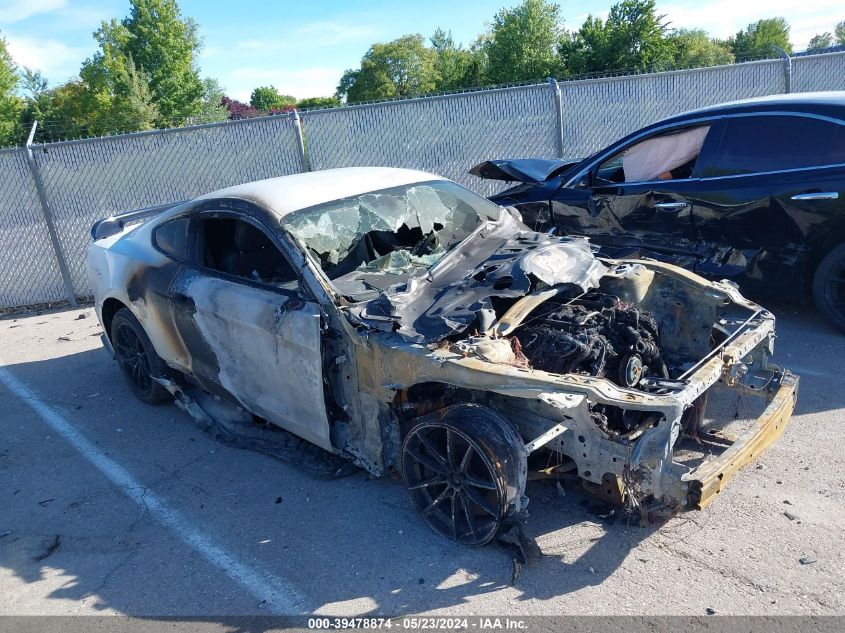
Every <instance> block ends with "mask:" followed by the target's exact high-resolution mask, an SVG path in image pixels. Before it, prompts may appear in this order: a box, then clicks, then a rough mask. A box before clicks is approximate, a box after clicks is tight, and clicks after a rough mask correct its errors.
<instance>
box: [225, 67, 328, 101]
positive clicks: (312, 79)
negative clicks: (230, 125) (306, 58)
mask: <svg viewBox="0 0 845 633" xmlns="http://www.w3.org/2000/svg"><path fill="white" fill-rule="evenodd" d="M342 74H343V69H342V68H326V67H322V66H320V67H314V68H302V69H297V70H293V69H289V68H275V69H274V68H269V69H268V68H255V67H250V68H237V69H235V70H232V71H230V72H228V73H225V74H224V75H223V77H221V83H222V84H223V85H224V86H226V88H227V92H228V94H229V96H231V97H233V98H235V99H238V100H240V101H249V95H250V93H251V92H252V89H253V88H255V87H256V86H268V85H271V86H275V87H276V88H277V89H278V91H279V92H281V93H282V94H289V95H293V96H294V97H296V98H297V99H303V98H305V97H327V96H329V95H333V94H334V91H335V88H336V87H337V82H338V81H339V80H340V76H341V75H342Z"/></svg>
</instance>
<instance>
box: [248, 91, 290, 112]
mask: <svg viewBox="0 0 845 633" xmlns="http://www.w3.org/2000/svg"><path fill="white" fill-rule="evenodd" d="M249 104H250V105H251V106H252V107H253V108H255V109H256V110H261V111H262V112H270V111H271V110H281V109H282V108H284V107H286V106H294V105H296V97H292V96H290V95H283V94H281V93H280V92H279V91H278V90H276V88H275V87H274V86H259V87H258V88H256V89H255V90H253V91H252V95H250V98H249Z"/></svg>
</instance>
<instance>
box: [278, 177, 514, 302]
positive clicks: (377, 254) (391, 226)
mask: <svg viewBox="0 0 845 633" xmlns="http://www.w3.org/2000/svg"><path fill="white" fill-rule="evenodd" d="M499 211H500V209H499V207H498V206H497V205H495V204H494V203H492V202H490V201H489V200H487V199H486V198H483V197H481V196H479V195H477V194H474V193H472V192H471V191H468V190H467V189H464V188H463V187H461V186H460V185H457V184H455V183H453V182H449V181H443V180H436V181H431V182H424V183H414V184H410V185H403V186H400V187H393V188H390V189H384V190H381V191H374V192H369V193H365V194H361V195H358V196H354V197H350V198H345V199H343V200H336V201H334V202H329V203H326V204H322V205H319V206H317V207H311V208H309V209H303V210H301V211H296V212H294V213H292V214H290V215H289V216H287V217H286V218H285V219H284V222H283V226H284V227H285V228H286V229H287V230H288V231H289V232H290V233H291V234H292V235H293V236H294V237H295V238H296V239H297V240H299V242H300V243H301V244H302V245H303V246H305V248H307V249H308V251H309V252H310V253H311V255H312V256H313V257H314V259H316V260H317V262H319V264H320V266H321V267H322V269H323V272H324V273H325V274H326V276H328V278H329V279H332V280H336V285H340V284H339V283H337V281H338V280H339V281H340V282H343V284H344V285H346V286H350V287H351V286H354V285H356V284H357V285H363V287H364V288H369V289H383V288H382V287H383V286H385V287H386V285H389V284H390V283H396V282H397V281H399V279H398V277H399V276H402V277H407V276H408V274H409V273H412V272H414V271H415V270H417V269H425V268H428V267H429V266H431V265H433V264H434V263H436V262H437V260H439V259H440V258H441V257H442V256H443V255H444V254H445V253H446V252H447V251H448V250H449V249H450V248H452V247H453V246H455V245H457V244H459V243H460V242H461V241H463V240H464V239H465V238H466V237H467V236H468V235H469V234H470V233H472V231H474V230H475V229H476V228H477V227H478V226H479V225H480V224H481V223H483V222H485V221H487V220H494V219H496V218H498V216H499ZM378 277H382V278H384V279H383V280H382V282H381V283H380V282H379V280H378ZM391 277H393V278H392V279H391ZM350 294H354V293H352V292H350Z"/></svg>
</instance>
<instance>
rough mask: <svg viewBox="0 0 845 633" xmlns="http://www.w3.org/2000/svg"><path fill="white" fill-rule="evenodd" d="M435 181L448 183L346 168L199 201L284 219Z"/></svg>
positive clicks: (410, 172)
mask: <svg viewBox="0 0 845 633" xmlns="http://www.w3.org/2000/svg"><path fill="white" fill-rule="evenodd" d="M432 180H446V179H445V178H443V177H441V176H436V175H434V174H429V173H428V172H424V171H417V170H415V169H398V168H394V167H342V168H338V169H324V170H322V171H311V172H305V173H302V174H293V175H290V176H280V177H278V178H267V179H266V180H256V181H255V182H248V183H244V184H242V185H235V186H234V187H227V188H226V189H220V190H218V191H213V192H211V193H208V194H205V195H204V196H200V197H199V198H198V200H207V199H214V198H239V199H242V200H249V201H250V202H254V203H256V204H259V205H261V206H263V207H265V208H266V209H268V210H270V211H271V212H273V213H275V214H276V215H278V216H279V217H280V218H282V217H284V216H286V215H287V214H289V213H292V212H294V211H298V210H300V209H306V208H308V207H313V206H314V205H318V204H323V203H324V202H331V201H333V200H341V199H343V198H348V197H350V196H357V195H360V194H362V193H368V192H370V191H378V190H380V189H388V188H390V187H399V186H401V185H410V184H413V183H417V182H427V181H432Z"/></svg>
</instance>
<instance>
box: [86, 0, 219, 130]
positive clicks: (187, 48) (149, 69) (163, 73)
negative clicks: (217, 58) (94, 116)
mask: <svg viewBox="0 0 845 633" xmlns="http://www.w3.org/2000/svg"><path fill="white" fill-rule="evenodd" d="M130 5H131V8H130V11H129V16H128V17H126V18H124V19H123V20H122V21H120V22H118V21H117V20H110V21H109V22H103V23H101V25H100V28H99V29H98V30H97V32H96V33H94V39H96V40H97V43H98V44H99V46H100V50H99V51H98V52H97V53H96V54H95V55H94V56H93V57H92V58H90V59H88V60H86V61H85V63H84V64H83V68H82V70H81V71H80V76H81V77H82V79H83V81H88V78H93V79H99V80H100V83H99V84H96V83H95V84H92V85H91V89H92V90H93V91H94V92H100V91H102V90H103V89H105V90H109V89H111V88H113V87H115V86H116V85H117V84H123V85H124V89H125V91H126V90H128V92H127V93H126V94H124V97H131V98H130V100H133V101H136V102H138V103H139V104H140V101H143V100H145V99H146V94H147V93H148V94H149V100H150V102H151V105H153V106H155V121H154V124H155V125H156V126H157V127H167V126H174V125H181V124H183V123H185V122H187V121H189V120H192V119H193V118H194V117H196V116H198V115H199V114H200V113H201V111H202V107H203V96H204V94H205V86H204V85H203V82H202V80H201V79H200V77H199V71H198V69H197V63H196V60H197V55H198V54H199V51H200V46H201V43H200V39H199V35H198V32H197V24H196V22H194V21H193V20H192V19H191V18H183V17H182V14H181V12H180V10H179V6H178V5H177V3H176V1H175V0H130ZM121 75H122V77H121ZM140 83H143V84H146V88H144V87H142V86H140V85H134V84H140ZM133 85H134V87H133ZM113 96H117V95H113ZM97 98H98V99H102V95H100V96H98V97H97ZM143 109H145V110H149V109H148V108H143ZM131 118H134V117H130V119H131ZM141 118H144V117H143V116H142V117H141Z"/></svg>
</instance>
